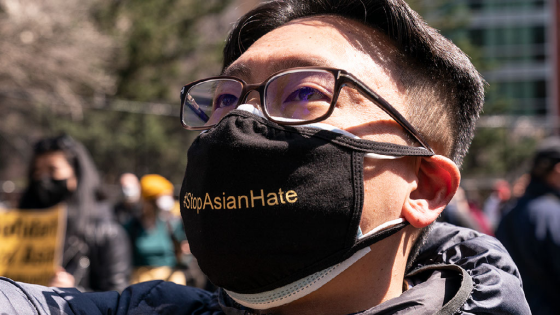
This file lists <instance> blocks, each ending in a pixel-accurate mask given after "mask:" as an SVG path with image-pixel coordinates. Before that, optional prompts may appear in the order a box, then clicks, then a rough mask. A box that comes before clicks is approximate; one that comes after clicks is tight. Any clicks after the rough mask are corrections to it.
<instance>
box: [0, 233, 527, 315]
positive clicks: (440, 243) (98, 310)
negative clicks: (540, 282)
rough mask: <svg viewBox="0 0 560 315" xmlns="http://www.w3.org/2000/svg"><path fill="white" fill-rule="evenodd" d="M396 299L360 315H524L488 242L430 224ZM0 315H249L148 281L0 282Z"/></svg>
mask: <svg viewBox="0 0 560 315" xmlns="http://www.w3.org/2000/svg"><path fill="white" fill-rule="evenodd" d="M411 270H415V271H412V272H410V273H409V275H408V276H407V281H408V282H409V284H410V285H411V286H412V287H411V288H410V289H409V290H407V291H405V292H404V293H403V294H402V295H401V296H399V297H397V298H394V299H392V300H389V301H387V302H385V303H383V304H380V305H378V306H376V307H373V308H372V309H369V310H365V311H364V312H362V313H360V314H364V315H365V314H367V315H370V314H455V313H458V314H521V315H522V314H530V311H529V307H528V305H527V302H526V300H525V297H524V295H523V290H522V287H521V279H520V277H519V273H518V271H517V268H516V267H515V265H514V263H513V261H512V260H511V258H510V256H509V255H508V253H507V252H506V250H505V249H504V247H503V246H502V245H501V244H500V242H498V241H497V240H496V239H495V238H493V237H490V236H487V235H484V234H480V233H477V232H475V231H472V230H469V229H464V228H458V227H455V226H452V225H449V224H445V223H436V225H435V227H434V229H433V230H432V232H431V233H430V235H429V237H428V240H427V242H426V244H425V246H423V248H422V250H421V252H420V254H419V256H418V258H417V259H416V260H415V262H414V264H413V266H412V269H411ZM0 292H1V293H2V294H0V314H2V315H3V314H64V315H70V314H111V315H124V314H128V315H130V314H199V315H217V314H228V315H238V314H239V315H240V314H251V312H250V311H249V310H244V309H243V308H241V307H240V306H239V305H236V304H235V303H234V302H233V301H232V300H231V299H230V298H229V297H228V296H227V295H226V294H225V293H223V291H221V290H219V291H218V292H217V293H215V294H212V293H209V292H206V291H202V290H199V289H195V288H190V287H184V286H179V285H176V284H173V283H170V282H162V281H152V282H147V283H141V284H137V285H133V286H130V287H129V288H127V289H126V290H125V291H124V292H123V293H122V294H121V295H119V294H118V293H116V292H100V293H80V292H78V291H77V290H74V289H56V288H45V287H40V286H34V285H29V284H23V283H15V282H13V281H11V280H9V279H6V278H3V279H2V278H0Z"/></svg>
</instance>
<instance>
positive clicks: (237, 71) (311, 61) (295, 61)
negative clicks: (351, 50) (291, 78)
mask: <svg viewBox="0 0 560 315" xmlns="http://www.w3.org/2000/svg"><path fill="white" fill-rule="evenodd" d="M297 67H332V61H329V60H327V59H324V58H320V57H306V58H291V57H290V58H285V59H280V60H276V61H273V62H272V63H271V64H270V66H269V68H268V71H269V73H270V75H271V74H273V73H276V72H279V71H282V70H287V69H290V68H297ZM252 74H253V68H252V67H249V66H248V65H247V64H244V63H237V64H234V65H231V66H229V67H228V68H227V69H225V70H224V71H223V73H222V75H225V76H232V77H237V78H242V79H246V78H251V76H252Z"/></svg>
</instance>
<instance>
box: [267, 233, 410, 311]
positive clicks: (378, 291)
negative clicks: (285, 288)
mask: <svg viewBox="0 0 560 315" xmlns="http://www.w3.org/2000/svg"><path fill="white" fill-rule="evenodd" d="M405 240H406V237H404V236H403V232H400V233H397V234H396V235H393V236H392V237H389V238H387V239H385V240H383V241H381V242H379V243H377V244H374V245H372V246H371V252H370V253H368V254H367V255H366V256H364V257H363V258H361V259H360V260H358V261H357V262H356V263H355V264H353V265H352V266H350V267H349V268H348V269H347V270H345V271H344V272H342V273H341V274H340V275H338V276H337V277H336V278H334V279H333V280H331V281H330V282H329V283H327V284H325V285H324V286H322V287H321V288H319V289H318V290H317V291H315V292H313V293H310V294H309V295H307V296H305V297H303V298H301V299H299V300H296V301H294V302H292V303H290V304H287V305H283V306H280V307H277V308H274V309H270V310H266V311H262V312H261V313H262V314H300V315H306V314H324V315H344V314H352V313H356V312H360V311H364V310H367V309H370V308H372V307H374V306H376V305H379V304H381V303H383V302H385V301H387V300H390V299H392V298H395V297H398V296H400V295H401V294H402V288H403V280H404V272H405V267H406V258H407V257H408V252H409V251H410V249H409V248H406V246H405V245H404V244H405V243H408V241H405Z"/></svg>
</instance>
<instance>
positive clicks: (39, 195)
mask: <svg viewBox="0 0 560 315" xmlns="http://www.w3.org/2000/svg"><path fill="white" fill-rule="evenodd" d="M29 189H30V191H31V193H32V194H31V195H32V196H33V197H34V198H35V199H36V203H35V204H37V205H38V206H39V207H40V208H48V207H52V206H54V205H56V204H58V203H60V202H62V201H64V200H65V199H66V198H67V197H68V196H69V195H70V192H69V191H68V180H67V179H61V180H56V179H53V178H51V177H43V178H41V179H39V180H33V181H31V184H30V186H29Z"/></svg>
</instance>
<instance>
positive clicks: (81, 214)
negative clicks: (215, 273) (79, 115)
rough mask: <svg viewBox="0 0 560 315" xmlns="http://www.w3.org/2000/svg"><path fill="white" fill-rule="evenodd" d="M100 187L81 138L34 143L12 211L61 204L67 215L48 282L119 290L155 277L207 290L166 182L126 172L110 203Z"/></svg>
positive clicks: (158, 176)
mask: <svg viewBox="0 0 560 315" xmlns="http://www.w3.org/2000/svg"><path fill="white" fill-rule="evenodd" d="M101 184H102V183H101V181H100V176H99V173H98V170H97V168H96V167H95V165H94V163H93V161H92V159H91V157H90V154H89V153H88V151H87V149H86V148H85V147H84V146H83V145H82V144H81V143H80V142H78V141H76V140H74V139H73V138H71V137H70V136H67V135H63V136H59V137H54V138H45V139H42V140H40V141H38V142H37V143H36V144H35V146H34V149H33V157H32V159H31V161H30V166H29V173H28V186H27V187H26V188H25V190H24V192H23V194H22V197H21V200H20V202H19V205H18V208H19V209H21V211H28V210H38V209H47V208H51V207H53V206H56V205H59V204H63V205H65V206H66V213H67V221H66V225H65V226H66V232H65V240H64V249H63V258H62V265H61V266H60V268H59V269H58V270H57V271H56V273H55V275H54V276H53V278H52V279H51V281H50V283H49V285H50V286H53V287H75V288H78V289H80V290H82V291H107V290H116V291H122V290H123V289H124V288H126V287H127V286H128V285H130V284H133V283H137V282H142V281H149V280H156V279H162V280H167V281H173V282H176V283H179V284H182V285H187V284H188V285H193V286H198V287H201V288H211V284H210V283H209V282H207V281H206V278H205V276H204V274H202V272H201V271H200V269H199V268H198V266H197V264H196V260H195V259H194V258H193V257H192V255H191V253H190V251H189V246H188V242H187V240H186V237H185V231H184V228H183V224H182V222H181V220H180V210H179V204H178V202H177V201H176V200H175V198H174V195H175V190H174V186H173V184H172V183H171V182H170V181H169V180H167V179H165V178H164V177H163V176H160V175H157V174H148V175H144V176H142V178H141V179H140V180H139V179H138V177H137V176H136V175H134V174H132V173H125V174H123V175H122V176H121V177H120V187H121V193H120V198H119V200H117V201H116V202H109V201H108V200H105V198H104V197H103V196H104V194H103V193H102V187H101Z"/></svg>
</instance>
